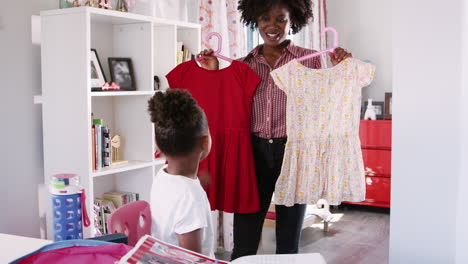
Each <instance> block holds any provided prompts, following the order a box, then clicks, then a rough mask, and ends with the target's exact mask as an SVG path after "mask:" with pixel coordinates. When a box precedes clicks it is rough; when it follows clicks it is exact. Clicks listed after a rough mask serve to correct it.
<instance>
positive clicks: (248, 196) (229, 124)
mask: <svg viewBox="0 0 468 264" xmlns="http://www.w3.org/2000/svg"><path fill="white" fill-rule="evenodd" d="M166 78H167V80H168V81H169V86H170V87H171V88H182V89H186V90H188V91H189V92H190V93H191V94H192V96H193V98H195V99H196V100H197V102H198V104H199V105H200V107H201V108H202V109H203V110H204V111H205V114H206V117H207V119H208V125H209V127H210V133H211V139H212V147H211V152H210V154H209V155H208V157H206V159H204V160H203V161H202V162H201V163H200V167H199V174H200V175H201V174H203V172H208V173H209V175H210V180H211V181H210V184H209V185H208V187H207V188H205V190H206V192H207V194H208V199H209V201H210V204H211V209H212V210H221V211H224V212H231V213H253V212H257V211H258V210H259V209H260V203H259V197H258V189H257V180H256V176H255V167H254V159H253V154H252V145H251V137H250V119H251V113H252V100H253V95H254V93H255V89H256V88H257V85H258V84H259V83H260V80H261V79H260V77H258V75H257V74H256V73H255V72H254V71H252V70H251V69H250V67H249V66H248V65H247V64H244V63H242V62H239V61H232V63H231V65H229V66H228V67H226V68H224V69H220V70H214V71H210V70H206V69H203V68H201V67H200V66H198V64H197V63H196V62H195V60H190V61H188V62H184V63H182V64H179V65H178V66H177V67H176V68H174V69H173V70H172V71H171V72H170V73H168V74H167V75H166Z"/></svg>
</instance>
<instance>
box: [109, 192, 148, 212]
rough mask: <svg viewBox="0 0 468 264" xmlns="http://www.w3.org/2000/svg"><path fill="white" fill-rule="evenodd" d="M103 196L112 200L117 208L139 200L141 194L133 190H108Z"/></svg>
mask: <svg viewBox="0 0 468 264" xmlns="http://www.w3.org/2000/svg"><path fill="white" fill-rule="evenodd" d="M103 198H104V199H105V200H109V201H112V202H113V203H114V205H115V208H119V207H121V206H122V205H125V204H127V203H130V202H134V201H138V198H139V195H138V193H133V192H106V193H104V195H103Z"/></svg>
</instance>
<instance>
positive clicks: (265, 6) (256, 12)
mask: <svg viewBox="0 0 468 264" xmlns="http://www.w3.org/2000/svg"><path fill="white" fill-rule="evenodd" d="M278 4H282V5H284V6H286V7H287V8H288V10H289V13H290V17H291V30H292V33H293V34H295V33H297V32H299V31H300V30H301V29H302V28H303V27H304V26H305V25H307V24H308V22H309V19H313V15H312V3H311V1H310V0H239V5H238V7H237V9H238V10H239V11H240V12H241V21H242V23H244V24H245V25H246V26H250V27H251V28H252V29H254V28H257V27H258V24H257V20H258V18H259V17H260V16H261V15H263V14H266V13H267V12H268V11H269V10H270V9H271V8H272V7H273V6H275V5H278Z"/></svg>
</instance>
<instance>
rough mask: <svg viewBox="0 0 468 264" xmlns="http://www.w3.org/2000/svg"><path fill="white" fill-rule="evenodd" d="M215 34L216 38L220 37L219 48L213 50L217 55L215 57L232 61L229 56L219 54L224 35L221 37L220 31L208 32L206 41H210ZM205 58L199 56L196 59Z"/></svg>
mask: <svg viewBox="0 0 468 264" xmlns="http://www.w3.org/2000/svg"><path fill="white" fill-rule="evenodd" d="M213 36H215V37H216V38H218V49H217V50H215V51H213V53H212V54H211V55H213V56H215V57H218V58H220V59H223V60H226V61H229V62H232V59H231V58H228V57H225V56H223V55H221V54H219V53H220V52H221V44H222V43H223V37H221V35H220V34H219V33H218V32H210V33H208V35H206V37H205V40H206V42H208V41H210V39H211V38H212V37H213ZM202 59H203V57H198V58H196V59H195V60H196V61H201V60H202Z"/></svg>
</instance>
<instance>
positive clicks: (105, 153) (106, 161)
mask: <svg viewBox="0 0 468 264" xmlns="http://www.w3.org/2000/svg"><path fill="white" fill-rule="evenodd" d="M102 141H103V142H102V148H103V149H102V157H103V166H104V167H109V166H110V165H111V156H110V129H109V128H108V127H106V126H104V127H103V129H102Z"/></svg>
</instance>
